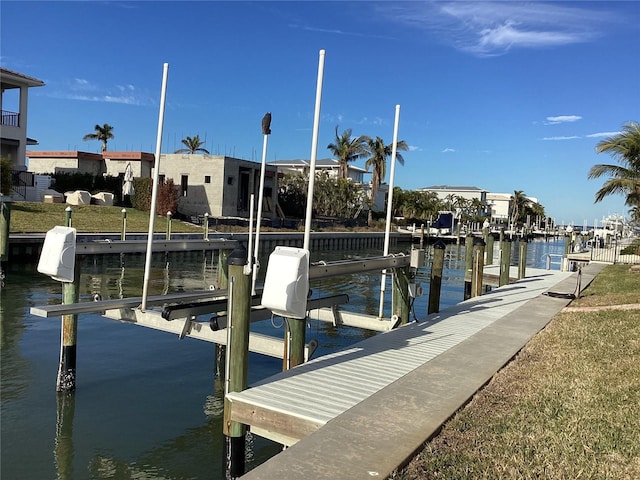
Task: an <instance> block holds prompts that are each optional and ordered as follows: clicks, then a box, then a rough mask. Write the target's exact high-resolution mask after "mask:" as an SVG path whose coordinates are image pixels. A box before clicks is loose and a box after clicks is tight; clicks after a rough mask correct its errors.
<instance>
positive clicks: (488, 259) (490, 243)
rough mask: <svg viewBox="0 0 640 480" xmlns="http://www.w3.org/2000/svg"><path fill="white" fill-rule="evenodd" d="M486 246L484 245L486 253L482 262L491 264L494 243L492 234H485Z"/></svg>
mask: <svg viewBox="0 0 640 480" xmlns="http://www.w3.org/2000/svg"><path fill="white" fill-rule="evenodd" d="M486 242H487V246H486V250H485V251H486V255H485V261H484V264H485V265H493V244H494V243H495V238H493V235H491V234H489V235H487V239H486Z"/></svg>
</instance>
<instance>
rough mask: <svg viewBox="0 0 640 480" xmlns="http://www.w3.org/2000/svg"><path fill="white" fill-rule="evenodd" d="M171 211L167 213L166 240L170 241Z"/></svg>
mask: <svg viewBox="0 0 640 480" xmlns="http://www.w3.org/2000/svg"><path fill="white" fill-rule="evenodd" d="M171 215H172V214H171V211H168V212H167V240H171Z"/></svg>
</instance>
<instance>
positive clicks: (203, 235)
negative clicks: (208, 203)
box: [202, 213, 209, 240]
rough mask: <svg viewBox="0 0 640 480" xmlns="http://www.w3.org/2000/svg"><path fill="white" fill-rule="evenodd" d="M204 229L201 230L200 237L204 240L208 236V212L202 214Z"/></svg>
mask: <svg viewBox="0 0 640 480" xmlns="http://www.w3.org/2000/svg"><path fill="white" fill-rule="evenodd" d="M203 223H204V231H203V232H202V238H204V239H205V240H206V239H208V238H209V213H205V214H204V220H203Z"/></svg>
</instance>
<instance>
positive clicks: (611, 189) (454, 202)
mask: <svg viewBox="0 0 640 480" xmlns="http://www.w3.org/2000/svg"><path fill="white" fill-rule="evenodd" d="M338 131H339V127H338V126H336V129H335V139H334V141H333V142H331V143H329V144H328V145H327V149H328V150H329V151H330V152H331V154H332V155H333V156H334V157H335V158H336V160H337V161H338V164H339V175H338V178H337V179H336V181H335V182H334V181H333V180H332V179H330V178H329V177H328V176H326V177H325V176H321V177H319V179H318V180H316V181H317V182H319V184H316V185H317V189H316V190H318V191H319V192H318V198H317V199H316V195H315V194H314V202H316V201H317V202H318V203H317V204H315V203H314V205H315V208H316V212H317V214H318V215H327V216H341V217H350V216H353V215H356V216H357V214H359V212H360V209H361V207H362V205H363V202H364V203H366V202H368V204H369V206H370V207H371V206H372V205H373V200H374V198H375V195H376V193H377V191H378V189H379V187H380V185H381V183H382V182H383V181H384V177H385V174H386V162H387V159H388V158H389V157H390V156H391V154H392V145H391V144H385V142H384V141H383V140H382V138H380V137H376V138H375V139H374V138H373V137H369V136H367V135H360V136H357V137H354V136H353V135H352V130H351V129H346V130H344V131H343V132H342V133H339V132H338ZM112 138H114V135H113V127H112V126H111V125H109V124H107V123H105V124H103V125H98V124H96V125H95V127H94V131H93V132H91V133H88V134H86V135H85V136H84V137H83V140H98V141H100V142H102V151H103V152H104V151H106V150H107V142H108V140H110V139H112ZM182 143H183V145H184V146H185V148H182V149H179V150H176V153H190V154H193V153H209V152H208V151H207V150H206V149H205V148H203V145H204V142H203V141H202V140H200V136H199V135H195V136H194V137H186V138H184V139H182ZM396 147H397V151H406V150H408V149H409V146H408V144H407V143H406V142H405V141H404V140H400V141H398V142H397V145H396ZM596 152H598V153H608V154H609V155H611V156H612V157H613V158H614V159H615V160H617V164H597V165H594V166H593V167H591V169H590V170H589V173H588V178H589V179H597V178H601V177H608V179H607V180H605V182H604V184H603V186H602V187H601V188H600V189H599V190H598V191H597V192H596V194H595V199H594V203H597V202H600V201H602V200H603V199H604V198H606V197H608V196H610V195H624V197H625V203H624V204H625V205H626V206H628V207H629V211H628V213H629V215H630V216H631V220H632V221H633V222H635V223H636V224H638V225H640V123H638V122H637V121H630V122H627V123H625V124H624V125H623V127H622V131H621V132H620V133H618V134H616V135H613V136H611V137H608V138H606V139H604V140H602V141H600V142H599V143H598V144H597V145H596ZM362 158H366V161H365V168H366V169H367V170H369V169H372V184H371V192H370V195H369V197H368V198H363V194H362V191H358V188H357V187H356V186H355V185H353V184H350V182H348V181H347V178H348V169H349V164H350V163H352V162H354V161H356V160H358V159H362ZM396 160H397V161H398V162H399V163H400V164H404V158H403V157H402V155H401V154H400V153H397V152H396ZM345 181H346V182H347V183H345ZM303 183H304V181H303V179H300V178H298V179H296V178H292V177H290V178H285V182H284V184H283V185H282V186H281V187H280V194H281V195H282V203H283V204H284V205H286V206H287V208H288V209H290V211H291V212H292V213H293V212H297V211H298V210H299V207H295V206H294V203H295V202H298V205H304V202H302V197H301V195H302V194H303V191H304V198H305V199H306V190H302V189H301V187H302V186H303ZM396 193H397V194H396ZM434 196H435V194H430V192H418V191H403V190H402V189H400V188H397V189H396V190H394V197H395V201H394V204H395V206H394V215H395V216H402V217H405V218H411V219H418V220H425V219H428V218H431V217H434V216H435V215H437V212H438V211H439V210H454V209H455V211H458V212H460V215H461V218H468V219H469V220H470V221H473V219H474V218H477V217H480V216H483V213H484V214H486V212H487V210H486V207H487V206H486V205H480V204H479V203H478V202H479V200H475V201H473V200H472V201H471V202H467V201H466V199H464V198H461V197H458V198H453V197H452V198H446V199H444V200H439V199H437V196H435V198H434ZM294 199H296V200H295V201H294ZM301 202H302V203H301ZM368 211H369V217H368V222H369V223H371V221H372V216H373V211H372V209H371V208H369V209H368ZM527 216H544V208H543V207H542V206H541V205H539V204H534V203H532V202H530V201H529V200H528V199H527V197H526V195H525V194H524V192H523V191H521V190H515V191H514V194H513V196H512V204H511V209H510V212H509V222H510V223H511V224H513V225H517V224H522V223H523V222H524V221H525V220H526V218H527Z"/></svg>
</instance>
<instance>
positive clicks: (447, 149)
mask: <svg viewBox="0 0 640 480" xmlns="http://www.w3.org/2000/svg"><path fill="white" fill-rule="evenodd" d="M453 152H455V149H453V148H449V147H447V148H445V149H444V150H442V153H453Z"/></svg>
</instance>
